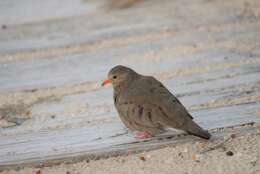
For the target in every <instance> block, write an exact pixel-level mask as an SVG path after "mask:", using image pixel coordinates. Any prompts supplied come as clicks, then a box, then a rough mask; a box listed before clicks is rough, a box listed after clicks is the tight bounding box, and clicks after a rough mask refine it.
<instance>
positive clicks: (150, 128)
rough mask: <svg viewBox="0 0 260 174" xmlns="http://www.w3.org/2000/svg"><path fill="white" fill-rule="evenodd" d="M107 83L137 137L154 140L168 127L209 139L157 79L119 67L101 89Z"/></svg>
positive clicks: (110, 73) (118, 109) (119, 112)
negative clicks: (111, 86)
mask: <svg viewBox="0 0 260 174" xmlns="http://www.w3.org/2000/svg"><path fill="white" fill-rule="evenodd" d="M107 83H111V84H112V85H113V89H114V97H113V98H114V104H115V107H116V109H117V111H118V114H119V116H120V118H121V120H122V121H123V123H124V124H125V126H126V127H128V128H129V129H131V130H134V131H139V132H138V133H137V137H138V138H148V137H151V136H153V135H155V134H158V133H161V132H163V131H164V130H165V128H167V127H171V128H175V129H181V130H184V131H186V132H187V133H189V134H192V135H195V136H198V137H201V138H205V139H209V138H210V134H209V133H208V132H207V131H205V130H203V129H202V128H201V127H200V126H199V125H197V124H196V123H195V122H194V121H193V117H192V116H191V115H190V114H189V113H188V111H187V110H186V109H185V107H184V106H183V105H182V104H181V102H180V101H179V100H178V99H177V98H176V97H175V96H174V95H173V94H172V93H171V92H170V91H169V90H168V89H167V88H166V87H165V86H164V85H163V84H162V83H161V82H159V81H158V80H156V79H155V78H154V77H152V76H143V75H141V74H138V73H136V72H135V71H134V70H132V69H130V68H128V67H124V66H121V65H118V66H116V67H114V68H112V69H111V70H110V71H109V73H108V79H107V80H105V81H104V82H103V83H102V86H104V85H105V84H107Z"/></svg>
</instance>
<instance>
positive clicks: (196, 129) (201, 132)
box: [186, 120, 211, 139]
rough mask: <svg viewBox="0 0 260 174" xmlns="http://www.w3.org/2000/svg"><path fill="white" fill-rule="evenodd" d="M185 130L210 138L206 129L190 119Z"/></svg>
mask: <svg viewBox="0 0 260 174" xmlns="http://www.w3.org/2000/svg"><path fill="white" fill-rule="evenodd" d="M186 131H187V132H188V133H189V134H191V135H195V136H198V137H201V138H204V139H210V137H211V135H210V133H209V132H208V131H206V130H203V129H202V128H201V127H200V126H199V125H197V123H195V122H194V121H192V120H190V121H189V122H188V124H187V127H186Z"/></svg>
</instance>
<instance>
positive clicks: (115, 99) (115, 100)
mask: <svg viewBox="0 0 260 174" xmlns="http://www.w3.org/2000/svg"><path fill="white" fill-rule="evenodd" d="M116 102H117V98H116V96H114V104H116Z"/></svg>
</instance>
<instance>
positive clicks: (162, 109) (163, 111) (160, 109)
mask: <svg viewBox="0 0 260 174" xmlns="http://www.w3.org/2000/svg"><path fill="white" fill-rule="evenodd" d="M158 108H159V110H160V111H161V113H162V114H163V115H164V116H165V117H168V115H167V114H166V113H165V112H164V111H163V109H162V108H161V107H158Z"/></svg>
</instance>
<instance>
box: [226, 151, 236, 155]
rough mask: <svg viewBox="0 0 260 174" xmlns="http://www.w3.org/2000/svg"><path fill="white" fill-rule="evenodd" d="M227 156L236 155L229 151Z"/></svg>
mask: <svg viewBox="0 0 260 174" xmlns="http://www.w3.org/2000/svg"><path fill="white" fill-rule="evenodd" d="M226 155H227V156H233V155H234V153H233V152H232V151H227V152H226Z"/></svg>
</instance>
